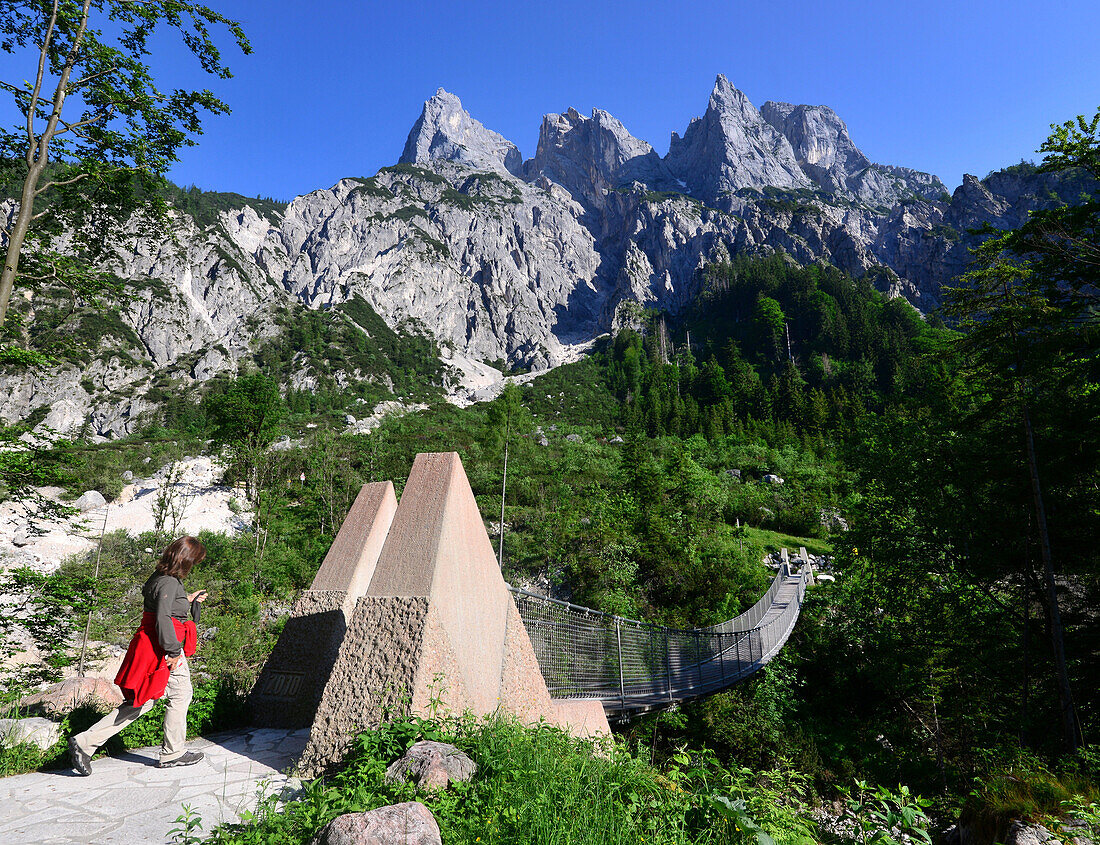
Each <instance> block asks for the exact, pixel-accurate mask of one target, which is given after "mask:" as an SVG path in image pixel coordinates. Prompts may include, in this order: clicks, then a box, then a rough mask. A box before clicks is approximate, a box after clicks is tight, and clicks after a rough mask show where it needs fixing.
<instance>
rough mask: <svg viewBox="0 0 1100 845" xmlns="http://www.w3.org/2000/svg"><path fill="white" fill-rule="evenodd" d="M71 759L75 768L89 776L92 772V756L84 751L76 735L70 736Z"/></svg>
mask: <svg viewBox="0 0 1100 845" xmlns="http://www.w3.org/2000/svg"><path fill="white" fill-rule="evenodd" d="M69 760H70V761H72V764H73V768H74V769H76V770H77V771H78V772H79V773H80V774H82V775H84V777H87V776H88V775H90V774H91V773H92V758H91V757H89V756H88V755H87V754H85V753H84V749H82V748H81V747H80V746H79V745H77V742H76V737H75V736H71V737H69Z"/></svg>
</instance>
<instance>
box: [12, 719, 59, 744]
mask: <svg viewBox="0 0 1100 845" xmlns="http://www.w3.org/2000/svg"><path fill="white" fill-rule="evenodd" d="M59 739H61V726H60V725H59V724H57V722H51V721H50V720H49V719H43V718H42V717H41V716H32V717H31V718H29V719H0V747H4V748H6V747H8V746H10V745H18V744H20V743H29V744H32V745H37V746H38V747H39V748H41V749H42V750H43V751H45V750H46V749H47V748H51V747H52V746H53V745H55V744H56V743H57V741H58V740H59Z"/></svg>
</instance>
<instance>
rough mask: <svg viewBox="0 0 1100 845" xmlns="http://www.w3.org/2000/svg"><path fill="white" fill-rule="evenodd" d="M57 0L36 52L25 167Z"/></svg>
mask: <svg viewBox="0 0 1100 845" xmlns="http://www.w3.org/2000/svg"><path fill="white" fill-rule="evenodd" d="M57 4H58V0H53V11H52V12H51V13H50V23H49V25H48V26H47V27H46V37H45V38H43V39H42V50H41V52H40V53H39V54H38V75H37V76H36V77H35V79H34V89H33V90H32V91H31V99H30V102H29V103H28V105H27V155H26V159H27V167H30V166H31V165H33V164H34V150H35V147H36V146H37V145H36V144H35V143H34V115H35V112H36V111H37V110H38V95H39V94H40V93H41V91H42V81H43V80H44V79H45V78H46V57H47V56H48V55H49V53H50V41H51V40H52V39H53V28H54V26H55V25H56V24H57Z"/></svg>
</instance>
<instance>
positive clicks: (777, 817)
mask: <svg viewBox="0 0 1100 845" xmlns="http://www.w3.org/2000/svg"><path fill="white" fill-rule="evenodd" d="M420 737H424V738H431V739H437V740H441V741H445V742H453V743H454V744H456V745H457V746H458V747H459V748H460V749H462V750H463V751H464V752H466V753H467V754H469V755H470V757H472V758H473V760H474V762H475V763H476V764H477V766H478V769H477V772H476V773H475V775H474V777H473V778H472V779H471V780H470V781H469V782H466V783H456V784H452V785H451V787H450V788H449V789H448V790H447V791H446V792H443V793H439V794H426V793H424V792H421V791H419V790H418V789H417V787H416V786H414V785H411V784H392V783H387V782H386V779H385V771H386V766H387V765H388V764H389V763H391V762H392V761H393V760H395V759H397V758H398V757H400V756H401V754H402V753H403V752H404V751H405V749H406V748H407V747H408V746H409V745H411V744H412V743H413V742H414V741H416V740H417V739H418V738H420ZM303 793H304V794H303V797H302V798H301V799H299V800H296V801H292V802H289V803H288V804H286V806H285V807H284V808H283V809H282V810H280V809H279V808H278V805H277V802H276V800H275V799H274V798H269V799H267V800H266V801H264V802H262V803H261V805H260V807H259V808H258V810H257V812H256V813H255V815H254V817H253V820H252V821H249V822H246V823H244V824H238V825H227V826H223V827H221V828H218V829H216V830H215V831H214V834H213V837H212V840H211V841H215V842H221V843H233V845H244V843H261V842H262V843H280V842H285V843H305V842H308V841H310V840H311V839H312V837H313V836H314V834H315V833H316V832H317V831H319V830H320V829H321V828H323V827H324V826H325V825H326V824H327V823H328V822H329V821H331V820H332V819H334V818H336V817H337V816H339V815H342V814H344V813H353V812H363V811H367V810H371V809H374V808H376V807H381V806H385V805H388V804H394V803H397V802H400V801H409V800H416V801H421V802H423V803H425V804H426V805H427V806H428V807H429V809H431V811H432V813H433V815H434V816H435V818H436V821H437V822H438V824H439V827H440V832H441V834H442V839H443V841H444V842H447V843H449V845H475V844H476V845H480V843H484V845H494V843H496V845H526V843H531V845H535V843H537V844H538V845H558V844H559V843H576V845H585V843H593V845H595V843H613V842H639V843H641V842H644V843H666V844H667V845H688V844H689V843H691V844H692V845H694V843H700V845H701V844H702V843H718V842H732V843H744V845H749V842H750V841H751V842H752V843H756V842H757V838H756V836H755V835H753V836H752V837H751V840H750V838H749V837H747V836H745V835H743V834H742V833H741V832H739V831H738V830H737V828H736V827H735V826H734V824H733V822H732V820H731V819H730V818H728V817H726V816H724V815H723V814H722V812H721V801H720V800H715V796H722V797H729V798H732V799H734V800H737V799H741V800H746V801H747V803H748V804H749V805H750V806H751V805H752V802H753V800H754V799H759V798H760V797H761V793H760V791H759V790H758V789H757V788H756V786H755V784H752V783H750V782H747V781H746V780H745V778H744V775H743V774H741V773H739V772H731V771H729V770H726V769H724V768H723V767H722V766H721V765H720V764H719V763H718V762H717V761H716V759H715V758H714V757H713V755H708V754H707V753H706V752H700V753H698V754H695V755H687V754H683V755H678V756H677V757H675V758H673V759H672V760H669V761H668V762H667V763H666V765H665V766H664V767H663V768H662V769H661V770H658V769H657V768H655V767H654V766H652V765H650V763H649V762H647V760H646V759H644V758H643V757H641V756H637V755H635V754H633V753H631V752H630V751H629V750H628V749H627V748H626V747H625V746H624V745H623V744H622V743H618V742H615V741H612V740H607V741H605V742H604V743H596V744H594V743H593V742H592V741H589V740H580V739H576V738H573V737H571V736H569V735H567V734H565V733H564V732H562V731H560V730H558V729H556V728H551V727H548V726H546V725H540V726H538V727H533V728H529V727H523V726H521V725H519V724H517V723H516V722H514V721H510V720H507V719H500V718H490V719H487V720H482V721H476V720H473V719H470V718H467V719H464V720H459V721H447V722H434V721H428V720H419V719H413V720H411V721H399V722H394V723H388V724H384V725H382V726H381V727H379V728H377V729H373V730H368V731H365V732H363V733H362V734H360V736H359V737H358V739H357V740H356V744H355V747H354V750H353V752H352V754H351V757H350V759H349V761H348V763H347V764H346V765H345V767H344V768H343V769H342V770H340V771H338V772H336V773H334V774H332V775H330V776H329V777H327V778H326V779H319V780H316V781H312V782H309V783H306V784H305V785H304V790H303ZM757 803H758V805H759V801H758V802H757ZM761 809H764V808H763V807H762V806H761ZM767 811H768V819H767V821H766V822H762V823H761V824H762V826H764V827H765V828H769V827H770V830H769V832H770V833H771V834H772V835H773V836H775V837H776V838H777V839H778V840H779V841H780V842H790V843H795V842H806V841H809V838H808V837H807V836H806V834H807V833H808V832H809V831H808V828H807V826H806V825H805V824H804V823H802V822H801V821H800V820H799V818H798V817H797V815H796V813H795V812H794V811H793V810H792V809H790V808H787V807H784V806H782V802H781V800H778V799H777V800H776V801H773V802H769V805H768V807H767ZM761 841H762V840H761Z"/></svg>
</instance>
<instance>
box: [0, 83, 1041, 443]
mask: <svg viewBox="0 0 1100 845" xmlns="http://www.w3.org/2000/svg"><path fill="white" fill-rule="evenodd" d="M676 137H677V139H678V140H676V143H675V144H674V145H673V146H672V147H670V150H669V153H668V154H667V155H666V156H665V157H663V158H662V157H661V156H659V155H658V154H657V153H656V151H655V150H654V149H653V147H652V145H651V144H649V143H648V142H646V141H644V140H643V139H640V138H637V137H635V136H633V135H632V134H631V133H630V132H629V130H628V129H627V128H626V127H625V126H624V125H623V124H622V122H621V121H619V120H618V119H617V118H615V117H614V116H612V115H611V114H609V113H608V112H605V111H602V110H600V109H594V110H593V111H592V113H591V116H587V117H586V116H583V115H581V114H580V113H579V112H577V111H576V110H575V109H569V110H567V111H565V112H563V113H551V114H548V115H547V116H546V117H545V118H544V119H543V122H542V126H541V129H540V136H539V144H538V148H537V150H536V153H535V155H534V156H533V157H532V158H530V159H528V160H526V161H523V159H522V156H521V155H520V154H519V150H518V148H517V147H516V145H515V144H513V143H512V142H511V141H509V140H507V139H506V138H504V137H503V136H501V135H500V134H499V133H496V132H494V131H493V130H491V129H489V128H487V127H485V126H484V125H483V124H481V123H480V122H479V121H477V120H476V119H475V118H473V117H472V116H471V115H470V114H469V113H468V112H467V111H466V110H465V109H464V108H463V107H462V104H461V101H460V100H459V98H458V97H457V96H455V95H453V94H450V93H449V92H447V91H445V90H444V89H442V88H441V89H439V90H438V91H437V92H436V93H435V95H433V97H431V98H430V99H429V100H428V101H426V102H425V105H424V109H423V110H422V113H421V115H420V117H419V118H418V120H417V121H416V123H415V124H414V126H413V127H412V129H411V130H410V132H409V136H408V138H407V140H406V144H405V148H404V151H403V153H402V156H401V160H400V161H399V162H398V163H397V164H396V165H393V166H390V167H384V168H382V169H381V170H379V171H378V173H376V174H375V175H374V176H371V177H369V178H363V177H358V178H347V179H342V180H340V181H339V182H337V183H336V184H335V185H333V186H332V187H330V188H325V189H318V190H316V191H313V192H310V193H308V194H305V195H302V196H300V197H297V198H295V199H294V200H293V201H291V202H290V203H289V204H287V205H286V206H285V208H282V207H281V204H280V206H279V207H276V206H271V205H267V206H264V205H263V204H262V203H257V204H256V207H253V206H252V205H250V204H247V203H246V204H244V205H243V207H242V208H240V209H232V210H227V209H225V208H224V207H219V208H218V209H217V210H216V213H214V214H211V215H209V216H207V217H204V220H213V222H212V223H209V224H207V225H199V224H198V223H197V222H195V221H194V220H193V219H192V218H191V217H190V216H189V215H187V214H183V213H180V214H178V215H177V218H176V224H175V229H176V235H175V238H174V240H173V241H172V242H163V243H148V242H146V243H144V244H142V245H140V247H139V248H138V249H129V248H126V249H124V248H122V247H121V246H120V247H119V248H118V249H116V250H115V253H114V256H113V258H112V259H111V260H110V261H109V262H108V266H107V269H109V270H110V271H111V272H113V273H115V274H116V275H117V276H119V277H120V278H122V279H125V280H128V282H129V284H130V285H131V287H132V289H133V292H132V294H131V295H130V296H128V298H127V299H126V301H125V302H123V303H122V304H121V308H120V312H119V315H118V316H119V319H120V321H121V323H122V324H124V327H125V328H126V330H128V331H131V332H133V334H134V336H136V337H137V338H138V340H139V343H138V344H137V345H135V346H134V347H133V348H131V349H129V350H124V349H121V348H120V349H119V350H118V351H119V354H118V355H116V356H115V358H114V359H111V358H108V359H107V360H104V361H99V358H97V359H96V361H99V363H95V362H92V363H90V364H88V365H87V367H86V369H85V371H83V372H81V371H80V370H79V368H78V369H77V370H75V371H74V372H70V373H68V374H67V375H65V376H63V377H62V376H57V375H56V374H55V375H54V376H47V377H40V376H38V375H34V374H29V375H28V374H17V373H13V374H7V375H3V376H0V418H3V419H5V420H9V421H14V420H19V419H25V418H27V417H28V416H30V415H31V414H32V413H35V412H36V409H41V408H44V407H49V408H51V409H55V406H57V407H61V406H64V407H65V409H66V410H65V411H64V412H63V413H62V412H60V411H58V412H57V413H54V414H53V416H52V417H50V420H49V421H50V422H51V423H55V424H57V425H54V426H53V427H55V428H58V429H59V430H62V431H73V430H79V429H80V428H82V427H84V426H87V425H90V426H91V430H92V431H93V432H94V433H96V434H97V435H100V436H118V435H120V434H125V433H127V432H128V431H130V430H132V429H133V426H134V425H136V422H135V420H136V419H137V418H138V417H140V415H141V413H142V412H143V411H144V410H148V408H149V404H150V403H149V402H148V401H145V400H143V399H142V397H143V396H144V395H147V390H145V389H144V388H142V385H143V384H146V383H151V382H152V381H155V380H156V377H157V376H158V373H162V371H170V372H178V374H179V375H178V378H179V380H180V383H201V382H203V381H206V380H208V379H209V378H212V377H214V376H215V375H217V374H218V373H221V372H226V371H232V370H233V369H235V368H236V367H237V366H238V363H239V362H240V361H241V360H243V359H245V358H247V357H248V355H249V354H251V353H250V350H251V349H252V348H253V347H254V346H255V344H256V343H257V338H262V337H264V336H267V335H270V334H271V333H273V332H276V331H278V328H277V320H275V319H274V317H273V314H274V312H276V311H279V310H280V309H287V308H290V309H293V308H302V307H305V308H310V309H327V308H335V307H336V306H339V305H340V304H341V303H344V302H348V301H350V300H353V299H355V298H356V297H358V298H360V299H362V300H363V301H364V302H365V303H367V304H368V305H369V306H370V307H371V308H372V309H373V310H374V311H375V312H377V314H378V315H379V316H380V317H381V318H382V319H383V320H384V321H385V323H386V324H387V325H389V326H390V327H391V328H394V329H398V328H400V327H402V326H404V327H407V328H408V327H413V328H412V330H415V331H416V332H417V333H425V334H427V335H429V336H430V337H431V338H432V339H433V340H434V342H435V343H436V344H437V345H438V346H439V347H440V349H441V351H442V352H443V353H444V355H445V356H448V358H449V360H451V361H452V362H454V363H455V366H457V367H458V368H459V369H461V370H463V371H464V372H470V371H471V370H474V369H477V368H479V367H481V366H482V362H486V361H498V360H501V361H504V362H505V363H506V364H507V365H508V366H510V367H523V368H534V369H542V368H547V367H552V366H555V365H556V364H558V363H561V362H563V361H566V360H570V359H571V357H573V356H574V355H575V354H576V350H577V349H578V348H579V347H580V345H582V344H584V343H586V342H588V341H590V340H591V339H592V338H593V337H595V336H597V335H599V334H600V333H603V332H606V331H608V330H611V329H613V328H614V327H616V326H617V325H620V324H621V323H622V321H623V320H629V317H628V316H624V312H623V311H622V307H623V305H624V303H637V304H640V305H642V306H645V307H652V308H657V309H660V310H663V311H666V312H668V313H669V314H671V315H676V314H678V313H680V312H681V311H682V310H683V309H684V308H685V306H687V305H688V304H689V303H691V302H692V300H693V298H694V297H695V296H696V295H697V293H698V292H699V290H700V289H701V285H702V280H703V270H704V268H705V267H706V266H707V265H708V264H711V263H714V262H721V261H726V260H729V259H730V258H731V257H732V256H734V255H738V254H747V255H754V254H771V253H776V252H781V253H784V254H786V255H788V256H790V257H791V259H793V260H794V261H796V262H798V263H802V264H810V263H814V262H826V263H830V264H833V265H835V266H837V267H838V268H840V269H841V270H843V271H845V272H846V273H848V274H849V275H851V276H853V277H855V278H859V277H863V276H866V275H868V274H870V275H871V276H872V278H874V279H875V281H876V284H877V285H878V287H879V289H880V290H881V291H883V292H884V293H885V294H887V295H889V296H903V297H905V298H906V299H907V300H908V301H909V302H910V303H912V304H913V305H914V306H915V307H917V308H918V309H919V310H921V311H923V312H925V313H927V312H930V311H932V310H934V309H935V308H936V307H937V306H938V305H939V302H940V294H941V290H942V288H943V286H944V284H946V283H947V282H949V281H950V280H952V279H953V278H955V277H957V276H958V275H959V274H960V273H961V272H962V271H963V270H964V269H965V266H966V263H967V261H968V260H969V248H970V247H971V246H973V245H975V244H976V243H977V242H978V236H975V235H971V234H970V233H969V230H970V229H973V228H977V227H980V226H982V225H984V224H986V223H992V224H993V225H998V226H1003V227H1007V228H1011V227H1013V226H1016V225H1019V224H1020V223H1021V222H1022V221H1023V220H1024V219H1026V216H1027V214H1028V213H1029V212H1030V211H1031V210H1034V209H1035V208H1039V207H1045V206H1048V205H1050V204H1052V203H1055V202H1059V201H1061V200H1060V197H1059V193H1058V191H1059V187H1058V186H1059V184H1060V183H1059V182H1058V180H1057V179H1056V178H1053V177H1049V176H1046V175H1042V174H1034V173H1025V172H1008V171H1006V172H1005V173H1004V174H1002V175H1000V176H998V177H997V178H996V179H992V180H986V182H988V184H986V182H983V181H981V180H978V179H976V178H975V177H972V176H968V177H966V179H964V182H963V184H962V185H960V186H959V187H958V188H957V189H956V190H955V192H954V193H953V194H952V195H951V196H950V197H949V198H946V199H945V197H946V189H944V187H943V184H942V182H940V181H939V180H938V179H937V178H936V177H934V176H932V175H931V174H923V173H920V172H918V171H913V170H910V169H908V168H904V167H895V166H887V165H876V164H874V163H871V162H870V160H869V159H868V158H867V157H866V156H865V155H864V154H863V153H862V152H861V151H860V150H859V148H858V147H856V146H855V144H854V142H853V141H852V140H851V138H850V136H849V135H848V132H847V127H846V125H845V124H844V123H843V121H842V120H841V119H840V118H839V116H837V115H836V114H835V112H833V111H832V110H831V109H828V108H827V107H823V106H796V105H792V104H784V103H778V102H771V101H769V102H768V103H765V104H764V106H763V107H762V109H761V110H758V109H756V107H755V106H753V105H752V103H751V102H749V101H748V98H747V97H745V96H744V94H743V93H742V92H740V91H738V90H737V89H736V88H735V87H734V86H733V85H732V84H731V83H730V82H729V81H728V80H727V79H726V78H725V77H723V76H719V77H718V79H717V80H716V83H715V87H714V91H712V94H711V97H710V99H709V101H708V105H707V110H706V112H705V113H704V115H703V116H702V117H699V118H696V119H694V120H693V121H692V122H691V124H689V127H688V128H687V130H685V132H684V135H683V136H682V137H681V136H676ZM223 204H224V202H223ZM13 209H14V203H12V202H11V201H9V202H8V203H7V204H6V206H5V208H4V209H3V210H2V211H3V213H4V214H6V215H10V214H12V213H13ZM33 312H34V309H33V308H31V309H30V313H31V314H32V315H33ZM120 331H121V330H120ZM122 333H124V332H122ZM103 354H106V353H103ZM101 357H102V356H101ZM112 360H113V361H114V363H111V361H112ZM340 377H341V378H344V379H345V380H354V379H356V378H358V377H360V376H357V375H356V374H355V373H354V372H349V373H345V374H344V375H342V376H340ZM455 378H457V376H456V377H455ZM89 384H92V385H93V386H94V387H95V389H93V390H90V391H89V390H85V389H83V387H87V386H88V385H89ZM81 385H83V387H82V386H81ZM120 386H121V387H124V388H126V389H129V390H131V394H132V395H131V396H130V397H129V398H126V399H125V401H120V400H118V396H119V395H120V394H119V390H120V389H121V388H120ZM127 386H129V387H127ZM143 390H145V392H144V393H143ZM112 396H114V397H115V399H111V398H110V397H112Z"/></svg>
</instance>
